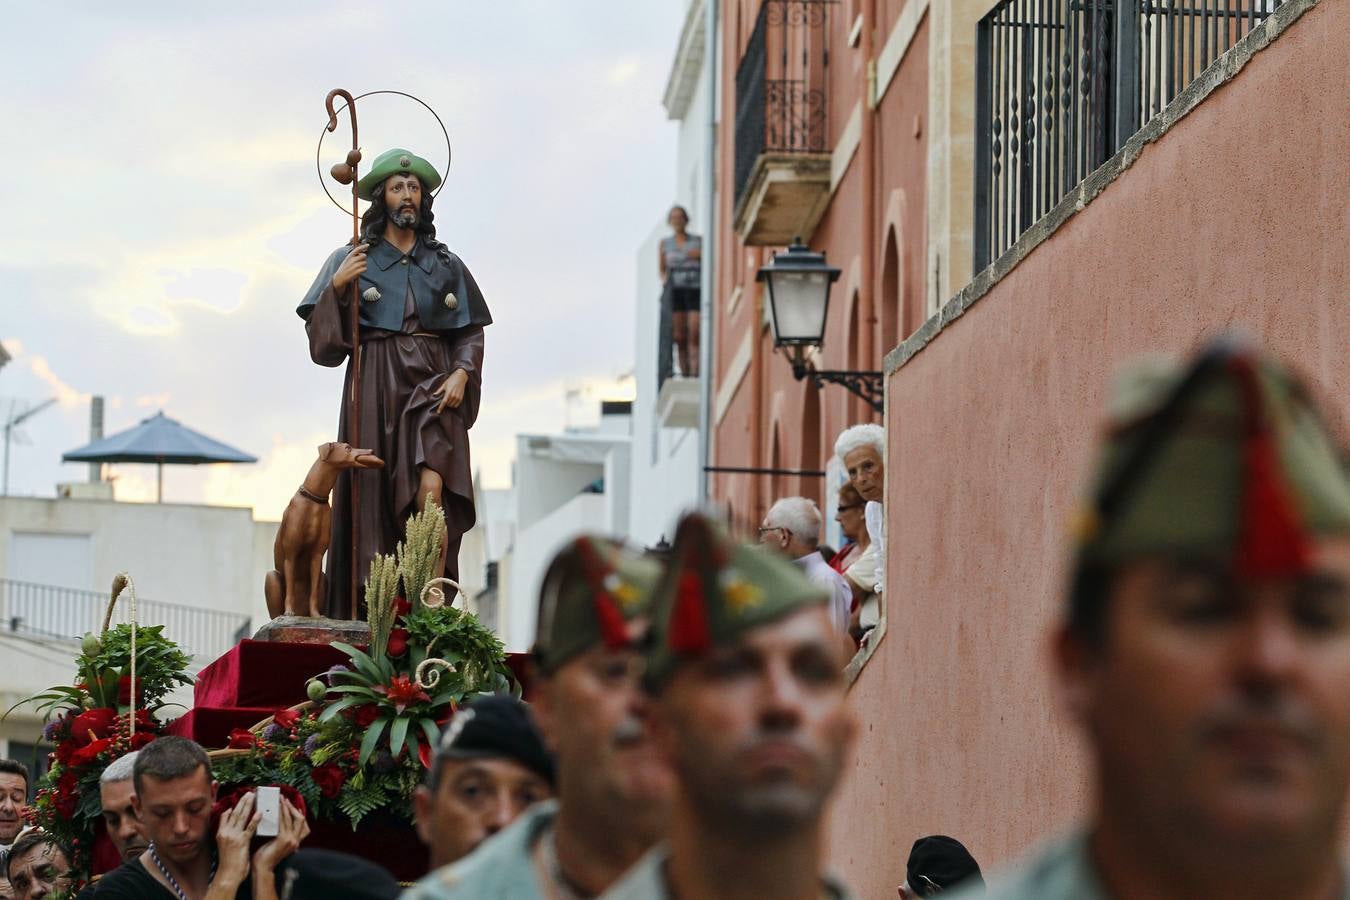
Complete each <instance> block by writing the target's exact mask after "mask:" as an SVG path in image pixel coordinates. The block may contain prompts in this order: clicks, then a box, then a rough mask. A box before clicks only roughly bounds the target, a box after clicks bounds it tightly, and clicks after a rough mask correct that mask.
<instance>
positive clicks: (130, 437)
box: [61, 412, 258, 502]
mask: <svg viewBox="0 0 1350 900" xmlns="http://www.w3.org/2000/svg"><path fill="white" fill-rule="evenodd" d="M61 461H62V462H88V463H128V462H129V463H154V464H155V465H157V466H158V467H159V478H158V488H157V493H156V501H157V502H159V501H163V499H164V466H165V465H170V466H199V465H207V464H211V463H252V462H257V461H258V458H257V457H256V456H249V455H248V454H247V453H245V452H243V451H242V450H236V449H235V448H233V447H231V446H229V445H228V444H222V443H221V442H220V441H218V440H216V439H215V438H209V437H207V436H206V435H204V434H201V433H200V432H196V431H193V430H192V429H191V428H188V427H187V426H186V425H183V424H182V423H181V422H179V421H178V420H177V419H170V418H169V417H168V416H166V415H164V413H163V412H158V413H155V414H154V415H153V416H151V417H150V418H148V419H145V420H143V421H142V422H141V424H139V425H137V426H135V427H133V428H128V429H127V430H126V431H119V432H118V433H117V434H114V435H109V436H108V437H105V438H101V439H99V440H97V441H94V442H93V443H91V444H86V445H84V446H83V447H79V448H77V449H75V450H71V451H70V452H69V453H64V454H62V456H61Z"/></svg>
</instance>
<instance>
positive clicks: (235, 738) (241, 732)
mask: <svg viewBox="0 0 1350 900" xmlns="http://www.w3.org/2000/svg"><path fill="white" fill-rule="evenodd" d="M225 746H226V747H227V748H228V749H230V750H252V749H253V748H254V747H256V746H258V736H257V735H256V734H254V733H253V732H251V731H249V730H248V729H247V728H236V729H234V730H233V731H231V732H230V742H229V743H228V744H226V745H225Z"/></svg>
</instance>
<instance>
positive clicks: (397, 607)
mask: <svg viewBox="0 0 1350 900" xmlns="http://www.w3.org/2000/svg"><path fill="white" fill-rule="evenodd" d="M410 612H412V604H411V603H409V602H408V601H407V600H405V599H404V598H402V597H395V598H394V615H395V616H396V617H398V618H400V619H401V618H403V617H404V616H406V615H408V614H409V613H410Z"/></svg>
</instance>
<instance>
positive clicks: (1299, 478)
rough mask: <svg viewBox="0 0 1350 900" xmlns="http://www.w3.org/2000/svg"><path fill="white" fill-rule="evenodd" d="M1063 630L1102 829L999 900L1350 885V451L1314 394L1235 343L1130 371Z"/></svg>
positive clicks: (1067, 845) (1120, 898) (1062, 678)
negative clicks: (1347, 822)
mask: <svg viewBox="0 0 1350 900" xmlns="http://www.w3.org/2000/svg"><path fill="white" fill-rule="evenodd" d="M1105 432H1106V434H1108V435H1109V437H1108V438H1107V441H1106V445H1105V448H1104V450H1103V452H1102V455H1101V461H1100V463H1099V466H1098V472H1097V477H1096V480H1095V483H1094V485H1093V488H1092V492H1091V494H1090V496H1089V499H1088V502H1087V503H1086V504H1085V508H1084V510H1083V512H1082V514H1081V517H1080V522H1079V525H1078V529H1077V546H1076V548H1075V558H1074V561H1073V579H1072V584H1071V590H1070V594H1069V597H1068V603H1067V605H1066V609H1065V612H1064V616H1063V621H1062V622H1061V624H1060V625H1059V626H1058V628H1057V630H1056V633H1055V638H1054V647H1055V658H1056V665H1057V669H1058V679H1059V682H1060V687H1061V689H1062V693H1063V696H1064V697H1065V698H1066V699H1067V702H1068V706H1069V709H1070V710H1071V712H1072V714H1073V716H1074V718H1075V719H1076V720H1077V721H1078V722H1079V723H1080V724H1081V725H1082V727H1083V729H1084V731H1085V732H1086V735H1087V737H1088V739H1089V744H1090V747H1091V751H1092V757H1093V761H1094V763H1095V773H1094V775H1095V777H1094V779H1093V781H1092V787H1093V794H1094V798H1095V810H1094V812H1093V814H1092V816H1091V817H1090V819H1089V823H1088V825H1087V827H1086V828H1085V829H1084V830H1083V831H1082V832H1081V833H1079V834H1077V835H1075V836H1073V837H1071V838H1070V839H1069V840H1067V841H1065V842H1062V843H1059V844H1057V845H1055V846H1053V847H1052V848H1050V849H1049V850H1048V851H1046V852H1045V853H1044V854H1043V855H1041V856H1040V857H1039V858H1038V859H1036V860H1034V861H1032V862H1031V863H1030V864H1029V865H1026V866H1024V867H1022V868H1021V870H1020V871H1021V874H1019V875H1018V876H1016V877H1014V878H1013V879H1012V880H1011V881H1010V882H1009V883H1007V884H1005V885H1004V886H1002V887H1001V888H998V887H996V888H995V889H994V890H992V891H991V892H990V894H989V896H990V897H991V898H997V900H1020V898H1035V900H1071V898H1072V900H1107V898H1110V900H1144V898H1147V900H1192V898H1210V897H1215V898H1217V897H1222V898H1224V900H1240V898H1250V900H1255V898H1265V897H1280V898H1282V900H1332V898H1350V879H1347V877H1346V870H1345V869H1344V867H1343V866H1342V864H1341V861H1340V849H1341V847H1342V846H1343V842H1342V840H1341V837H1340V835H1341V822H1342V821H1343V812H1344V809H1345V799H1346V790H1347V785H1350V469H1348V468H1347V462H1346V460H1347V456H1346V450H1345V445H1344V444H1342V443H1339V442H1338V441H1337V440H1336V439H1335V438H1333V436H1332V434H1331V432H1330V431H1329V430H1328V429H1327V427H1326V426H1325V424H1324V423H1323V420H1322V418H1321V416H1320V414H1319V412H1318V410H1317V407H1316V405H1315V402H1314V400H1313V399H1312V398H1311V396H1310V395H1309V393H1308V392H1307V390H1306V389H1305V388H1304V386H1303V385H1302V384H1300V383H1299V382H1298V381H1297V380H1296V379H1295V378H1294V377H1293V376H1292V375H1291V374H1290V373H1289V372H1287V371H1286V370H1285V369H1283V368H1282V367H1281V366H1280V365H1279V364H1277V363H1276V362H1274V361H1273V360H1271V359H1270V358H1268V357H1265V356H1263V355H1261V354H1259V353H1257V352H1256V351H1255V350H1254V349H1252V348H1250V347H1248V346H1245V345H1242V344H1239V343H1237V342H1234V341H1232V340H1224V341H1220V342H1217V343H1215V344H1214V345H1212V346H1210V347H1209V348H1207V349H1206V350H1205V351H1204V352H1202V353H1201V354H1200V355H1199V356H1198V357H1197V358H1196V359H1195V360H1193V361H1192V362H1191V363H1190V364H1189V365H1186V366H1184V367H1182V366H1179V365H1175V364H1160V363H1158V362H1156V361H1155V362H1152V363H1150V364H1146V365H1142V366H1139V367H1136V368H1135V369H1133V370H1131V371H1130V372H1129V374H1128V375H1127V377H1126V378H1124V379H1123V380H1122V382H1121V384H1120V386H1119V390H1118V391H1117V393H1116V397H1115V401H1114V403H1113V404H1112V409H1111V414H1110V421H1109V423H1108V428H1107V429H1105Z"/></svg>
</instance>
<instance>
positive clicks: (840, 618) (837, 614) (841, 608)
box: [759, 497, 853, 634]
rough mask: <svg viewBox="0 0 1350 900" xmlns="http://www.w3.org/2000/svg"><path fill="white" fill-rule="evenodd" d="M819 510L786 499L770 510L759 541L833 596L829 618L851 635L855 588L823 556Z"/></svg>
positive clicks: (809, 503)
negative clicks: (782, 556)
mask: <svg viewBox="0 0 1350 900" xmlns="http://www.w3.org/2000/svg"><path fill="white" fill-rule="evenodd" d="M820 525H821V518H820V508H819V507H817V506H816V504H815V502H814V501H811V500H808V499H807V498H805V497H784V498H783V499H781V500H779V501H778V502H777V503H775V504H774V505H773V506H771V507H769V512H768V515H766V516H765V517H764V523H763V524H762V525H761V526H760V529H759V542H760V543H761V544H763V545H764V546H766V547H769V548H771V549H773V550H775V551H777V552H778V553H781V554H782V555H784V556H786V557H787V558H788V559H791V560H792V561H794V562H795V563H796V564H797V565H798V566H800V567H801V569H802V571H803V572H805V573H806V577H807V578H809V579H811V581H812V582H813V583H814V584H816V585H818V586H819V587H820V588H822V589H823V590H826V591H828V592H829V594H830V605H829V610H830V618H831V619H832V620H833V621H834V625H835V628H837V629H838V630H839V632H840V633H841V634H847V633H848V621H849V611H850V610H851V609H852V607H853V589H852V588H851V587H849V586H848V582H847V581H845V580H844V576H842V575H840V574H839V573H838V572H836V571H835V570H834V569H832V568H830V564H829V563H827V562H826V561H825V559H824V558H823V557H822V556H821V555H820Z"/></svg>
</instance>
